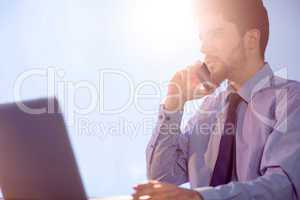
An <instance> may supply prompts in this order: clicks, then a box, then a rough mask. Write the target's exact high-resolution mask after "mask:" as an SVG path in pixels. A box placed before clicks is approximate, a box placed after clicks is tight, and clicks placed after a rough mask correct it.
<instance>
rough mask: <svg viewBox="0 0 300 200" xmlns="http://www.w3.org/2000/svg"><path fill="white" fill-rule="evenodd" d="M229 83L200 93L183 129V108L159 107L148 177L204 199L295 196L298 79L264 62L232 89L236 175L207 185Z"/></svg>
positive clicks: (299, 149)
mask: <svg viewBox="0 0 300 200" xmlns="http://www.w3.org/2000/svg"><path fill="white" fill-rule="evenodd" d="M230 92H231V91H230V88H228V89H227V90H226V91H223V92H220V93H218V94H213V95H209V96H207V97H205V99H204V101H203V103H202V105H201V109H199V110H198V111H197V113H196V114H195V115H194V116H193V117H192V118H191V119H190V120H189V122H188V124H187V126H186V127H185V128H184V131H181V129H180V124H181V120H182V115H183V111H178V112H173V113H171V112H167V111H166V110H164V107H163V105H161V107H160V114H159V119H158V122H157V125H156V128H155V130H154V133H153V135H152V137H151V140H150V142H149V144H148V146H147V149H146V159H147V175H148V178H149V179H155V180H159V181H162V182H167V183H172V184H176V185H181V184H184V183H186V182H190V184H191V187H192V189H194V190H196V191H198V192H200V194H201V195H202V196H203V198H204V199H205V200H213V199H214V200H225V199H234V200H247V199H264V200H268V199H272V200H277V199H278V200H279V199H292V200H293V199H298V200H300V84H299V82H296V81H291V80H286V79H283V78H280V77H277V76H275V75H274V73H273V71H272V69H271V68H270V66H269V65H268V64H267V63H266V64H265V66H264V67H263V68H262V69H261V70H260V71H259V72H257V73H256V74H255V76H254V77H252V78H251V79H249V80H248V81H247V82H246V83H245V84H244V85H243V86H242V88H241V89H240V90H239V91H237V92H238V93H239V95H240V96H241V97H242V98H243V100H244V101H243V102H242V103H240V104H239V107H238V109H237V131H236V136H235V138H236V150H237V152H236V174H235V176H234V177H232V181H231V182H230V183H228V184H225V185H220V186H218V187H209V186H208V185H209V182H210V179H211V177H212V172H213V169H214V166H215V163H216V160H217V155H218V151H219V145H220V139H221V134H222V133H223V126H224V122H225V117H226V112H227V102H226V96H227V95H228V94H229V93H230Z"/></svg>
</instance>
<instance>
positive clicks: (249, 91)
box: [228, 63, 274, 103]
mask: <svg viewBox="0 0 300 200" xmlns="http://www.w3.org/2000/svg"><path fill="white" fill-rule="evenodd" d="M273 75H274V74H273V71H272V69H271V67H270V65H269V64H268V63H265V65H264V66H263V68H262V69H260V70H259V71H258V72H257V73H256V74H255V75H254V76H253V77H252V78H250V79H249V80H247V81H246V82H245V83H244V84H243V85H242V87H241V88H240V89H239V90H238V91H237V93H238V94H239V95H240V96H241V97H242V98H243V99H244V100H245V101H246V102H247V103H249V102H250V100H251V99H252V97H253V96H254V95H255V94H256V93H257V92H258V91H260V90H262V89H264V88H267V87H269V86H271V78H272V77H273ZM228 90H229V91H228V93H231V92H232V91H233V88H232V87H231V86H230V84H228Z"/></svg>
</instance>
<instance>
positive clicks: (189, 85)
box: [164, 63, 216, 111]
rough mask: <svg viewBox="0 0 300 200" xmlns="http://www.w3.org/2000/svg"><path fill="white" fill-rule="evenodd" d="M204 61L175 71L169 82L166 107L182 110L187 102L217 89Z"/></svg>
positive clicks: (171, 109)
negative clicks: (211, 80)
mask: <svg viewBox="0 0 300 200" xmlns="http://www.w3.org/2000/svg"><path fill="white" fill-rule="evenodd" d="M208 80H210V75H209V72H208V71H207V68H204V67H203V63H195V64H193V65H191V66H189V67H187V68H184V69H182V70H180V71H178V72H176V73H175V75H174V76H173V77H172V79H171V80H170V82H169V84H168V94H167V97H166V100H165V103H164V104H165V108H166V109H167V110H168V111H178V110H182V109H183V106H184V104H185V102H187V101H190V100H193V99H198V98H201V97H203V96H206V95H208V94H211V93H213V92H214V90H215V89H216V85H213V84H212V83H211V82H209V81H208Z"/></svg>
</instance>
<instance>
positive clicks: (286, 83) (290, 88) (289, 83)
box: [270, 76, 300, 97]
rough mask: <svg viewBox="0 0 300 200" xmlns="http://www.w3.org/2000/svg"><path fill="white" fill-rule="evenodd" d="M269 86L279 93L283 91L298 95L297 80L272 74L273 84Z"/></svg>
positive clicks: (298, 83)
mask: <svg viewBox="0 0 300 200" xmlns="http://www.w3.org/2000/svg"><path fill="white" fill-rule="evenodd" d="M270 88H271V89H272V90H275V91H276V92H277V93H279V94H280V93H284V94H285V95H288V96H295V95H296V96H299V97H300V82H299V81H297V80H291V79H285V78H282V77H278V76H274V80H273V84H272V85H271V87H270Z"/></svg>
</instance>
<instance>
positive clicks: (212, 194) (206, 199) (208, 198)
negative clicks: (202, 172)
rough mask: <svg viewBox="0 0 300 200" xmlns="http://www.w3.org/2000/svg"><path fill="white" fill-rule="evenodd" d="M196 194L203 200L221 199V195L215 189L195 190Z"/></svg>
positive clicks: (202, 188) (203, 188)
mask: <svg viewBox="0 0 300 200" xmlns="http://www.w3.org/2000/svg"><path fill="white" fill-rule="evenodd" d="M194 190H195V191H196V192H199V194H200V196H201V197H202V199H203V200H217V199H220V197H219V195H218V194H217V193H216V189H215V188H214V187H210V186H208V187H201V188H196V189H194Z"/></svg>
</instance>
